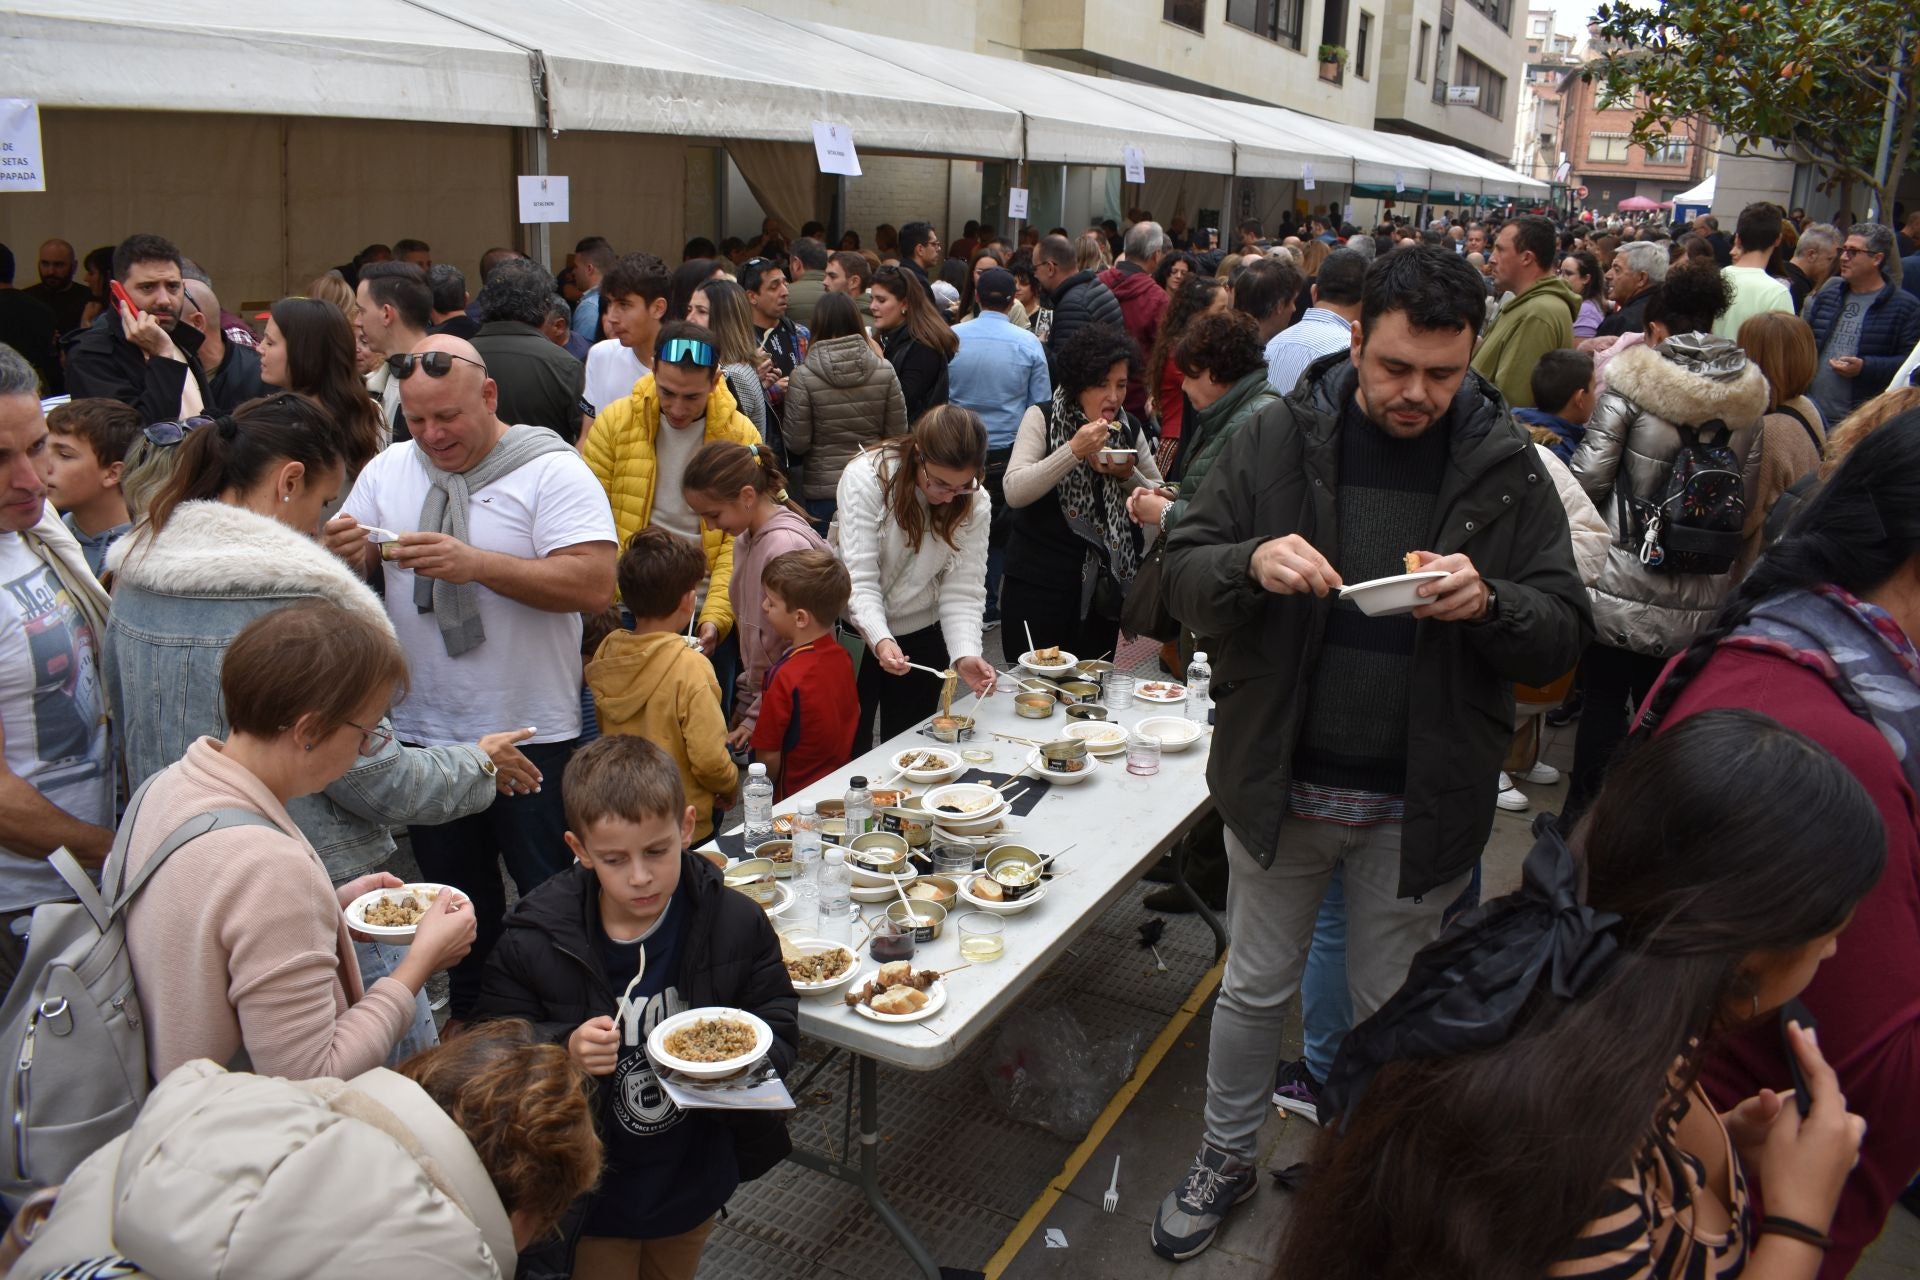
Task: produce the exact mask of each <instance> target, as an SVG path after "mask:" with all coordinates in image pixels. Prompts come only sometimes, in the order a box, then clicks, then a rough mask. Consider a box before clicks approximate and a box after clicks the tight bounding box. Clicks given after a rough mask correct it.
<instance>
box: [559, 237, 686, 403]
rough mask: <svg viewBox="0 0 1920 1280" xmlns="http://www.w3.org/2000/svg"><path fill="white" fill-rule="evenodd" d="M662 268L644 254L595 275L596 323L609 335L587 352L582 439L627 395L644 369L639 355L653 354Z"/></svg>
mask: <svg viewBox="0 0 1920 1280" xmlns="http://www.w3.org/2000/svg"><path fill="white" fill-rule="evenodd" d="M671 280H672V278H671V277H670V276H669V275H668V273H667V264H666V263H664V262H662V261H660V259H658V258H656V257H654V256H653V255H652V254H650V253H626V254H622V255H621V256H620V257H619V258H618V259H617V260H616V261H615V262H614V264H613V265H612V266H611V267H608V268H607V270H606V273H605V274H604V275H602V276H601V277H600V323H601V325H602V327H604V328H605V329H606V331H607V332H608V333H610V334H612V335H613V336H612V337H610V338H607V339H604V340H603V341H600V342H596V343H594V344H593V349H592V350H590V351H588V352H587V387H586V391H585V392H584V393H583V395H582V396H581V404H580V413H581V422H580V435H581V437H582V438H583V439H584V438H585V436H586V434H587V432H588V431H589V430H591V429H592V427H593V420H594V419H595V418H596V417H598V416H599V415H600V411H601V410H602V409H604V408H606V407H607V405H609V404H611V403H612V402H613V401H615V400H624V399H626V398H627V397H628V396H630V395H632V394H633V386H634V384H635V383H636V382H639V381H640V379H642V378H644V377H646V376H647V374H648V373H649V372H650V369H649V367H648V365H647V363H646V361H645V360H644V359H643V358H642V356H641V353H642V352H651V351H652V350H653V340H654V338H655V336H657V335H658V334H659V332H660V322H661V321H662V320H663V319H665V317H666V314H667V287H668V285H669V284H670V283H671Z"/></svg>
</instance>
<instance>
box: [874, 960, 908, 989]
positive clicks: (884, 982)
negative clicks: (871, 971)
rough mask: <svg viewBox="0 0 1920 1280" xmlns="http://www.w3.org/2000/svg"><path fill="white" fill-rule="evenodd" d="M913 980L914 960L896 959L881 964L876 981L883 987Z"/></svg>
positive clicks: (895, 985)
mask: <svg viewBox="0 0 1920 1280" xmlns="http://www.w3.org/2000/svg"><path fill="white" fill-rule="evenodd" d="M912 980H913V962H912V961H910V960H895V961H894V962H893V963H892V964H883V965H881V966H880V975H879V977H878V978H877V979H876V981H877V982H878V983H879V984H880V985H881V986H882V987H897V986H901V985H903V984H905V983H907V982H911V981H912Z"/></svg>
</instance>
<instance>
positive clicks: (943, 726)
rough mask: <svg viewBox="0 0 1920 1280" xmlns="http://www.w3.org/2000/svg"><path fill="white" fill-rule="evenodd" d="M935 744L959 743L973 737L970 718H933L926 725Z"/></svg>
mask: <svg viewBox="0 0 1920 1280" xmlns="http://www.w3.org/2000/svg"><path fill="white" fill-rule="evenodd" d="M927 731H928V732H929V733H931V734H932V735H933V740H934V741H935V742H959V741H960V740H961V739H963V738H971V737H972V736H973V717H972V716H935V717H934V718H933V719H932V720H931V721H930V722H929V723H928V725H927Z"/></svg>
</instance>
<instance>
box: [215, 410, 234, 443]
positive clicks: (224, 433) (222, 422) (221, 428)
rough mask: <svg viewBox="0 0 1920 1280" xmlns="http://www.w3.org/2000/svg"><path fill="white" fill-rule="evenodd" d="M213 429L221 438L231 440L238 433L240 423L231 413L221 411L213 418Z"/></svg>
mask: <svg viewBox="0 0 1920 1280" xmlns="http://www.w3.org/2000/svg"><path fill="white" fill-rule="evenodd" d="M213 429H214V430H215V431H218V432H219V433H220V438H221V439H222V440H232V439H233V438H234V437H236V436H238V435H239V434H240V424H239V423H238V422H235V421H234V420H233V415H232V414H230V413H223V414H221V415H220V416H219V417H217V418H215V419H214V420H213Z"/></svg>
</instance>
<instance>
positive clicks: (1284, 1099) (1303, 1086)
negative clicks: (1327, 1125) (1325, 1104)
mask: <svg viewBox="0 0 1920 1280" xmlns="http://www.w3.org/2000/svg"><path fill="white" fill-rule="evenodd" d="M1273 1105H1274V1106H1276V1107H1278V1108H1280V1110H1282V1111H1285V1112H1287V1113H1289V1114H1291V1115H1296V1116H1299V1117H1300V1118H1301V1119H1302V1120H1305V1121H1306V1122H1307V1123H1309V1124H1319V1123H1320V1082H1319V1081H1317V1080H1315V1079H1314V1078H1313V1072H1311V1071H1309V1070H1308V1069H1307V1060H1306V1059H1305V1058H1301V1059H1299V1060H1297V1061H1294V1062H1289V1063H1288V1064H1287V1065H1286V1066H1284V1067H1281V1068H1280V1079H1279V1081H1278V1083H1276V1084H1275V1085H1274V1086H1273Z"/></svg>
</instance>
